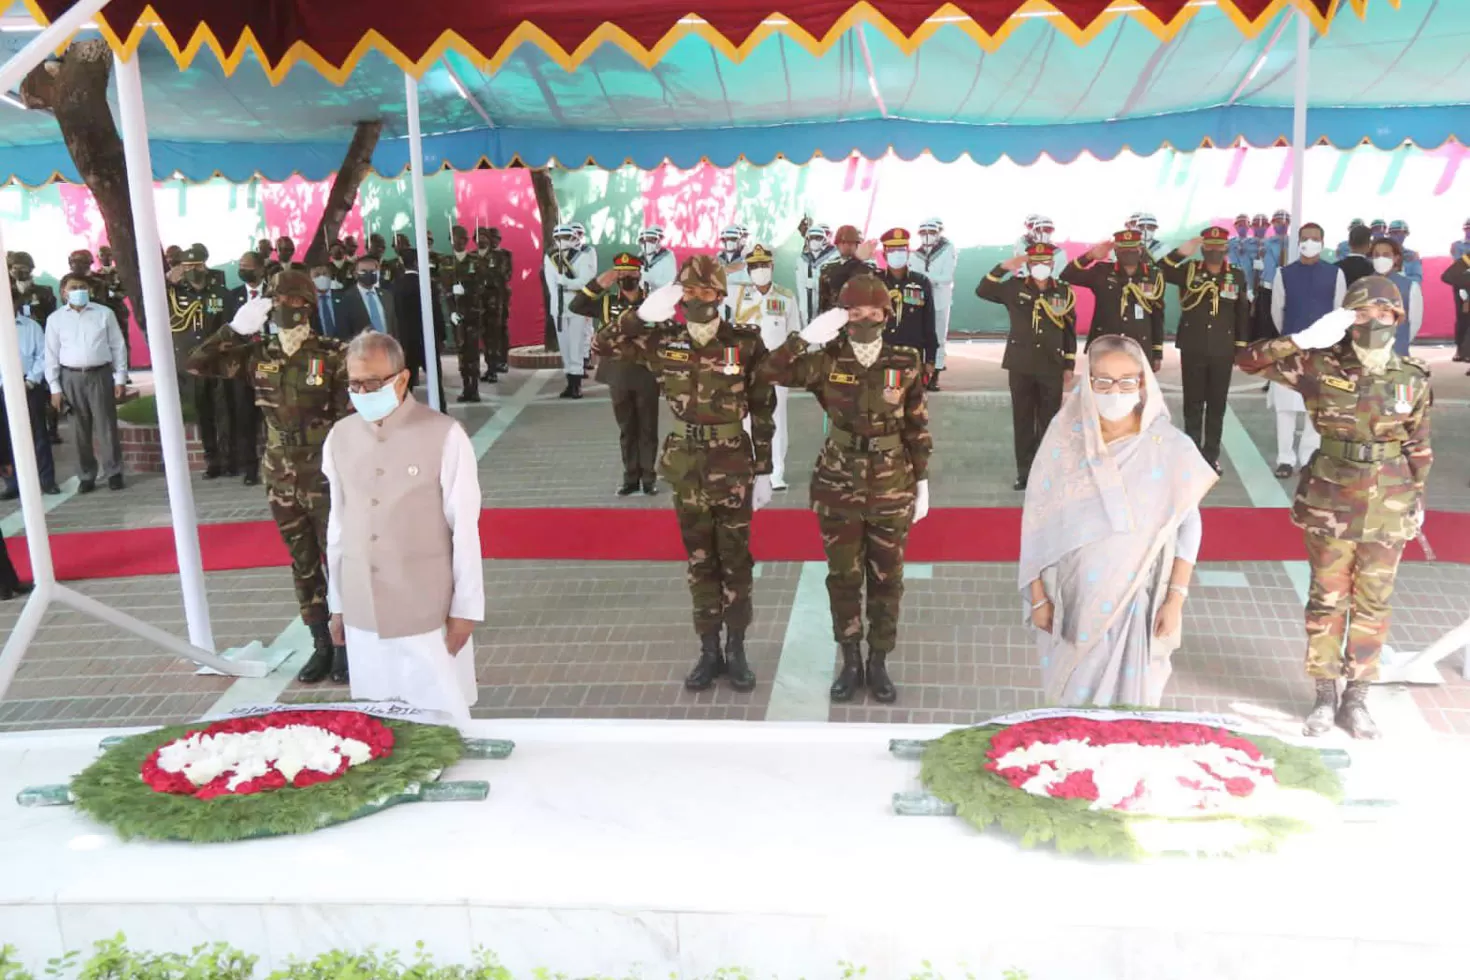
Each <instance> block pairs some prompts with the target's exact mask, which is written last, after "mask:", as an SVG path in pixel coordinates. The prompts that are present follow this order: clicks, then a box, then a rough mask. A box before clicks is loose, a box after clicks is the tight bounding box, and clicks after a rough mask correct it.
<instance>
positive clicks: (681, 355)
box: [661, 349, 689, 361]
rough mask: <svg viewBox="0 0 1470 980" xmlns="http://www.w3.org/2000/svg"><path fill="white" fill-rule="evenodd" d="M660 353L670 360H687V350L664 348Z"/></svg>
mask: <svg viewBox="0 0 1470 980" xmlns="http://www.w3.org/2000/svg"><path fill="white" fill-rule="evenodd" d="M661 353H662V354H663V356H664V357H666V358H668V359H669V360H671V361H687V360H689V352H688V351H687V350H667V349H665V350H663V351H661Z"/></svg>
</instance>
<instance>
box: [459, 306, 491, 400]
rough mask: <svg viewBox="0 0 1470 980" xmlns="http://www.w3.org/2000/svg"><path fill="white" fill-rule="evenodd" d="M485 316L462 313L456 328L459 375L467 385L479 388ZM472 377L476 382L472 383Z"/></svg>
mask: <svg viewBox="0 0 1470 980" xmlns="http://www.w3.org/2000/svg"><path fill="white" fill-rule="evenodd" d="M483 321H484V317H483V316H481V315H480V314H479V313H464V314H461V319H460V321H459V326H457V327H455V328H454V342H455V344H456V345H457V347H458V353H459V376H460V379H461V380H462V381H464V383H465V385H466V387H471V388H478V387H479V385H478V382H479V380H480V336H481V333H480V330H481V325H482V323H483ZM470 379H474V381H475V382H476V384H474V385H471V384H470V383H469V382H470Z"/></svg>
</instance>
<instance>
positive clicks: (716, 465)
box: [592, 310, 776, 490]
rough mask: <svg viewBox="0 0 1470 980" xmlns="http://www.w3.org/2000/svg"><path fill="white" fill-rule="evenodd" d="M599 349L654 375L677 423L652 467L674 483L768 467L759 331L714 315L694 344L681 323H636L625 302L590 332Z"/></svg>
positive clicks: (720, 481) (739, 476)
mask: <svg viewBox="0 0 1470 980" xmlns="http://www.w3.org/2000/svg"><path fill="white" fill-rule="evenodd" d="M592 349H593V350H594V351H595V352H596V353H597V355H598V356H599V357H616V358H618V359H620V360H624V361H631V362H633V363H636V364H641V365H643V366H644V367H646V368H648V370H649V371H651V372H652V373H653V376H654V377H655V378H657V379H658V382H659V387H660V388H662V389H663V393H664V397H665V398H666V399H667V400H668V403H669V407H670V408H671V409H673V411H674V418H675V419H677V420H678V422H679V423H683V424H676V425H675V426H674V428H673V431H672V432H670V433H669V436H668V439H667V440H666V441H665V442H664V451H663V455H662V457H660V459H659V473H660V474H661V475H662V476H663V477H664V479H666V480H668V481H669V482H670V483H671V484H673V485H674V486H675V488H676V489H677V488H679V487H682V486H687V485H690V484H695V485H698V484H703V485H704V486H705V487H706V488H709V489H715V490H718V488H719V487H720V486H722V485H724V484H727V483H748V482H749V480H750V478H751V477H753V476H757V475H762V474H767V473H770V472H771V439H772V438H773V437H774V436H775V434H776V422H775V411H776V389H775V388H773V387H772V386H771V383H770V382H769V381H767V380H765V379H764V378H763V377H762V376H761V374H760V371H759V369H760V367H761V363H762V362H763V361H764V360H765V359H766V357H767V356H768V355H767V353H766V345H765V344H763V343H762V342H761V335H760V331H759V330H757V329H755V328H753V327H741V326H737V325H735V324H732V323H731V322H730V321H728V320H723V319H722V320H721V321H720V326H719V329H718V330H717V331H716V333H715V336H714V338H713V339H711V340H710V342H709V343H707V344H705V345H703V346H697V345H696V344H695V343H694V340H693V339H692V338H691V337H690V336H689V331H688V329H686V328H685V326H684V324H682V323H679V322H677V321H674V320H665V321H664V322H663V323H652V324H649V323H644V322H643V320H641V319H640V318H639V316H638V311H637V310H628V311H627V312H626V313H624V314H623V315H622V316H620V317H618V319H617V320H615V321H613V322H612V323H611V324H610V325H608V326H606V327H604V328H602V329H601V330H599V331H598V332H597V335H596V337H595V339H594V341H593V348H592ZM747 416H749V418H750V434H749V435H746V434H745V432H743V431H742V432H740V433H739V434H738V435H731V436H728V437H724V438H717V439H703V438H696V439H690V438H688V437H687V435H686V431H687V430H686V425H696V426H711V425H729V424H732V423H733V424H735V425H738V424H740V422H742V421H743V420H744V419H745V418H746V417H747Z"/></svg>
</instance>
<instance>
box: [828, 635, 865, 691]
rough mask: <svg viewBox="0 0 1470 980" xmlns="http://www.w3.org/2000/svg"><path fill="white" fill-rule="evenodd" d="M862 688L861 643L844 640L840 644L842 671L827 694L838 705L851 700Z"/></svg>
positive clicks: (859, 641)
mask: <svg viewBox="0 0 1470 980" xmlns="http://www.w3.org/2000/svg"><path fill="white" fill-rule="evenodd" d="M862 687H863V641H862V640H844V641H843V643H842V670H841V672H839V673H838V675H837V679H836V680H835V681H833V682H832V688H831V690H829V691H828V692H827V693H828V694H829V695H830V696H831V698H832V700H833V701H836V702H838V703H839V704H842V703H846V702H848V701H851V700H852V696H853V695H854V694H856V693H857V692H858V691H860V690H861V689H862Z"/></svg>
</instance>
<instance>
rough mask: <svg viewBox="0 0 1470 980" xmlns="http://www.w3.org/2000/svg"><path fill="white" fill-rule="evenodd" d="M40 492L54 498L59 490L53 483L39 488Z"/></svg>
mask: <svg viewBox="0 0 1470 980" xmlns="http://www.w3.org/2000/svg"><path fill="white" fill-rule="evenodd" d="M41 492H42V493H44V494H45V495H46V496H48V497H55V496H57V495H58V494H60V493H61V488H60V487H58V486H57V485H56V484H54V483H48V484H47V485H46V486H44V487H42V488H41Z"/></svg>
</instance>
